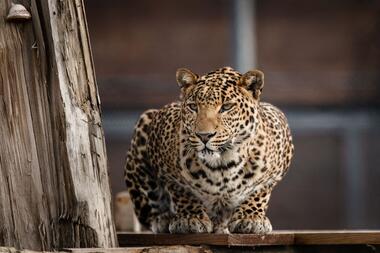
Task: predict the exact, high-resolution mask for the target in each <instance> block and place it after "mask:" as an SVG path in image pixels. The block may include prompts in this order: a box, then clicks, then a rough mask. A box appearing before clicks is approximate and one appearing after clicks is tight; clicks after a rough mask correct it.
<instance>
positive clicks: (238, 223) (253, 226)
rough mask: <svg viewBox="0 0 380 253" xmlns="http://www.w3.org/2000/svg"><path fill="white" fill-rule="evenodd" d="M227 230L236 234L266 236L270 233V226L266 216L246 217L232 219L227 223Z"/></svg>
mask: <svg viewBox="0 0 380 253" xmlns="http://www.w3.org/2000/svg"><path fill="white" fill-rule="evenodd" d="M228 230H229V231H230V232H231V233H237V234H267V233H269V232H271V231H272V225H271V223H270V221H269V219H268V217H266V216H259V215H257V216H256V215H255V216H251V217H249V216H246V217H241V218H238V219H234V217H232V219H231V220H230V222H229V223H228Z"/></svg>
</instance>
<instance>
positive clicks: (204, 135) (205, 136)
mask: <svg viewBox="0 0 380 253" xmlns="http://www.w3.org/2000/svg"><path fill="white" fill-rule="evenodd" d="M195 135H196V136H197V137H198V138H199V139H200V140H201V141H202V142H203V143H204V144H206V143H207V142H208V141H209V140H210V139H211V138H212V137H213V136H215V135H216V132H213V133H210V132H196V133H195Z"/></svg>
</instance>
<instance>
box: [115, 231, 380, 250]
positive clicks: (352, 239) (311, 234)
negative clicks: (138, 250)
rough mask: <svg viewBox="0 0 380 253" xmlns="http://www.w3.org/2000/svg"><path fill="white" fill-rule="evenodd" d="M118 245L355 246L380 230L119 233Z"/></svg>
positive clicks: (376, 239)
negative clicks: (263, 233)
mask: <svg viewBox="0 0 380 253" xmlns="http://www.w3.org/2000/svg"><path fill="white" fill-rule="evenodd" d="M118 239H119V245H120V246H121V247H127V246H152V245H213V246H269V245H272V246H276V245H277V246H278V245H284V246H288V245H354V244H358V245H359V244H360V245H363V244H374V245H377V244H380V230H337V231H318V230H313V231H274V232H272V233H270V234H267V235H263V236H262V235H252V234H150V233H149V234H148V233H140V234H138V233H123V232H121V233H118Z"/></svg>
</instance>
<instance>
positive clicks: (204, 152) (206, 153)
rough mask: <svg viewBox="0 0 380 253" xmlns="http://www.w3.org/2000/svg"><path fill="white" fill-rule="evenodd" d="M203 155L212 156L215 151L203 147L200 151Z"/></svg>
mask: <svg viewBox="0 0 380 253" xmlns="http://www.w3.org/2000/svg"><path fill="white" fill-rule="evenodd" d="M200 152H201V153H202V154H203V155H211V154H213V153H214V152H215V151H214V150H211V149H209V148H208V147H206V146H205V147H204V149H202V150H201V151H200Z"/></svg>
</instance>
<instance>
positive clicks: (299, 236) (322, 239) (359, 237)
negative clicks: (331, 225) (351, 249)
mask: <svg viewBox="0 0 380 253" xmlns="http://www.w3.org/2000/svg"><path fill="white" fill-rule="evenodd" d="M294 244H296V245H333V244H337V245H347V244H380V231H371V230H362V231H300V232H296V233H294Z"/></svg>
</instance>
